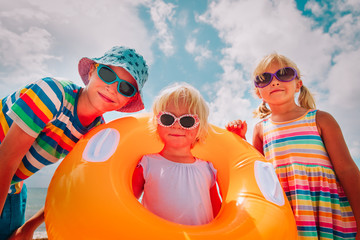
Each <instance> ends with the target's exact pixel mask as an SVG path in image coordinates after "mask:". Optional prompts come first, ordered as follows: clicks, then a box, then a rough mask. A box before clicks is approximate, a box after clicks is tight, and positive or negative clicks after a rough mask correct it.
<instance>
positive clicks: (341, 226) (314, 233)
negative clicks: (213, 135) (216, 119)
mask: <svg viewBox="0 0 360 240" xmlns="http://www.w3.org/2000/svg"><path fill="white" fill-rule="evenodd" d="M254 76H255V78H254V83H255V91H256V94H257V96H258V97H259V98H261V99H262V100H263V103H262V104H261V105H260V106H259V108H258V109H257V110H256V111H255V115H256V116H259V117H260V118H261V119H264V120H262V121H261V122H259V123H258V124H256V126H255V129H254V134H253V145H254V147H255V148H256V149H257V150H259V151H260V152H261V153H263V154H264V155H265V157H266V158H267V159H268V160H269V161H271V162H272V163H273V164H274V167H275V170H276V173H277V175H278V177H279V180H280V183H281V185H282V187H283V189H284V191H285V193H286V195H287V197H288V199H289V202H290V205H291V207H292V210H293V213H294V216H295V220H296V223H297V228H298V235H299V239H314V240H315V239H357V240H359V239H360V233H359V234H357V235H356V233H357V232H359V230H360V204H359V203H360V191H359V190H360V173H359V169H358V167H357V166H356V164H355V163H354V161H353V159H352V157H351V156H350V153H349V150H348V148H347V146H346V143H345V141H344V138H343V135H342V132H341V129H340V127H339V125H338V124H337V122H336V121H335V119H334V118H333V117H332V116H331V115H330V114H329V113H327V112H323V111H319V110H315V102H314V99H313V97H312V96H311V94H310V92H309V91H308V89H307V88H306V87H305V86H304V85H303V83H302V80H301V75H300V71H299V69H298V68H297V66H296V64H295V63H294V62H292V61H291V60H290V59H288V58H287V57H285V56H282V55H279V54H277V53H274V54H270V55H268V56H266V57H265V58H263V59H262V60H261V62H260V63H259V64H258V66H257V68H256V69H255V71H254ZM297 92H300V94H299V97H298V104H299V105H300V106H299V105H298V104H297V103H296V102H295V94H296V93H297ZM266 104H267V105H268V106H269V107H270V109H268V108H267V106H266ZM227 129H228V130H230V131H232V132H235V133H237V134H239V135H240V136H242V137H243V138H245V137H244V136H245V133H246V123H242V122H241V121H240V120H237V121H233V122H230V123H229V124H228V125H227Z"/></svg>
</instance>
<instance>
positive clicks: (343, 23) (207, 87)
mask: <svg viewBox="0 0 360 240" xmlns="http://www.w3.org/2000/svg"><path fill="white" fill-rule="evenodd" d="M0 1H1V9H0V97H4V96H5V95H7V94H9V93H10V92H12V91H14V90H15V89H17V88H19V87H21V86H23V85H25V84H26V83H28V82H31V81H34V80H36V79H38V78H41V77H44V76H59V77H63V78H67V79H70V80H72V81H74V82H75V83H78V84H82V82H81V80H80V77H79V75H78V72H77V63H78V61H79V59H80V58H82V57H84V56H86V57H97V56H100V55H102V53H103V52H105V51H106V50H108V49H109V48H110V47H111V46H113V45H125V46H129V47H133V48H135V49H136V50H137V51H138V52H139V53H141V54H142V55H144V57H145V59H147V62H148V64H149V65H150V76H149V80H148V82H147V83H146V84H145V87H144V101H145V105H146V109H145V111H149V110H150V107H151V104H152V101H153V99H154V97H155V96H156V95H157V94H158V93H159V91H160V90H161V89H162V88H163V87H165V86H167V85H169V84H171V83H174V82H188V83H190V84H192V85H194V86H195V87H196V88H198V89H199V90H200V91H201V93H202V94H203V96H204V97H205V99H206V100H207V102H208V103H209V106H210V110H211V115H210V121H211V123H213V124H215V125H218V126H222V127H223V126H224V124H225V123H227V122H229V121H231V120H234V119H243V120H247V122H248V124H249V130H248V133H247V138H248V139H250V140H251V136H252V128H253V126H254V124H255V123H256V122H257V121H258V119H253V118H252V111H253V110H254V109H255V108H256V107H257V105H258V104H260V100H259V99H257V98H256V97H254V95H253V93H252V90H253V87H252V83H251V73H252V71H253V69H254V67H255V65H256V63H257V61H259V59H261V58H262V57H263V56H264V55H266V54H269V53H271V52H274V51H276V52H278V53H281V54H284V55H286V56H288V57H289V58H291V59H292V60H293V61H295V62H296V63H297V65H298V67H299V68H300V70H301V71H302V75H303V82H304V84H305V85H306V86H307V87H308V88H310V90H311V91H312V92H313V93H314V95H315V98H316V101H317V107H318V108H319V109H321V110H324V111H327V112H330V113H331V114H332V115H333V116H334V117H335V119H336V120H337V121H338V123H339V124H340V126H341V128H342V130H343V133H344V136H345V139H346V141H347V144H348V147H349V149H350V151H351V154H352V156H353V158H354V159H355V161H356V162H357V164H358V166H360V140H359V138H358V135H359V133H360V125H359V123H358V122H359V120H358V119H359V117H360V110H359V107H358V104H359V102H360V95H359V92H360V83H359V80H358V78H359V76H360V68H359V67H358V65H359V63H360V2H359V1H357V0H339V1H315V0H310V1H291V0H236V1H230V0H218V1H206V0H196V1H193V0H181V1H180V0H178V1H176V0H174V1H161V0H121V1H119V0H103V1H95V0H84V1H71V0H62V1H61V0H60V1H56V2H55V1H46V0H31V1H30V0H17V1H11V2H10V1H5V0H0ZM122 116H125V115H124V114H122V113H119V112H112V113H108V114H106V115H105V119H106V120H107V121H110V120H112V119H115V118H118V117H122ZM56 166H57V164H55V165H54V166H51V167H46V168H44V169H42V170H41V171H40V172H39V173H37V174H36V175H34V176H33V177H31V178H30V179H28V180H27V182H28V185H29V186H47V184H48V182H49V179H50V177H51V175H52V173H53V171H54V169H55V168H56Z"/></svg>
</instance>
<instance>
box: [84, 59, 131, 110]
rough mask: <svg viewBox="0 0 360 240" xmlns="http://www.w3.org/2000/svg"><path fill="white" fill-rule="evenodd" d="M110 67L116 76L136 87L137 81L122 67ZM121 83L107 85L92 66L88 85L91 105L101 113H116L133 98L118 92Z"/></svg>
mask: <svg viewBox="0 0 360 240" xmlns="http://www.w3.org/2000/svg"><path fill="white" fill-rule="evenodd" d="M108 67H110V68H111V69H112V70H113V71H114V72H115V73H116V75H117V76H118V77H119V78H120V79H122V80H125V81H127V82H129V83H131V84H132V85H133V86H137V85H136V80H135V79H134V78H133V77H132V76H131V74H130V73H129V72H127V71H126V70H125V69H123V68H122V67H114V66H108ZM118 84H119V82H114V83H113V84H107V83H105V82H104V81H103V80H101V78H100V77H99V76H98V74H97V71H96V68H95V66H94V65H92V66H91V69H90V71H89V84H88V85H87V92H88V95H89V96H88V97H89V101H90V104H91V105H93V106H94V108H96V109H97V110H98V111H99V112H102V113H105V112H108V111H114V110H118V109H120V108H122V107H123V106H125V105H126V104H127V103H128V101H129V100H130V99H131V97H125V96H124V95H122V94H120V93H119V92H118Z"/></svg>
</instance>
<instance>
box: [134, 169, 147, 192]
mask: <svg viewBox="0 0 360 240" xmlns="http://www.w3.org/2000/svg"><path fill="white" fill-rule="evenodd" d="M144 184H145V179H144V175H143V168H142V166H141V165H140V164H139V165H137V166H136V168H135V171H134V174H133V178H132V187H133V192H134V195H135V197H136V198H137V199H139V197H140V196H141V194H142V192H143V191H144Z"/></svg>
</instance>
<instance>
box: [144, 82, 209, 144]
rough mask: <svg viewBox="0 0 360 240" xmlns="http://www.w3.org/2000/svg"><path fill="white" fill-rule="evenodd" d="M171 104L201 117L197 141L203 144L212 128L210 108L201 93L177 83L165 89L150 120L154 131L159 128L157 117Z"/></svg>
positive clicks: (155, 105)
mask: <svg viewBox="0 0 360 240" xmlns="http://www.w3.org/2000/svg"><path fill="white" fill-rule="evenodd" d="M169 104H174V105H175V107H176V108H179V107H180V106H183V105H184V106H185V107H187V108H188V113H190V114H196V115H197V116H198V117H199V120H200V124H199V130H198V132H197V136H196V139H197V141H198V142H203V141H204V140H205V138H206V136H207V134H208V131H209V128H210V125H209V122H208V116H209V107H208V105H207V103H206V102H205V100H204V98H203V97H202V96H201V94H200V92H199V91H198V90H196V89H195V88H194V87H193V86H191V85H189V84H187V83H175V84H173V85H170V86H169V87H167V88H165V89H163V90H162V91H161V93H160V94H159V95H158V96H157V97H156V98H155V101H154V103H153V106H152V111H153V115H152V116H151V118H150V127H151V129H152V130H153V131H156V129H157V126H158V123H157V119H156V116H157V115H158V114H159V113H160V112H162V111H166V109H167V106H168V105H169Z"/></svg>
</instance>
